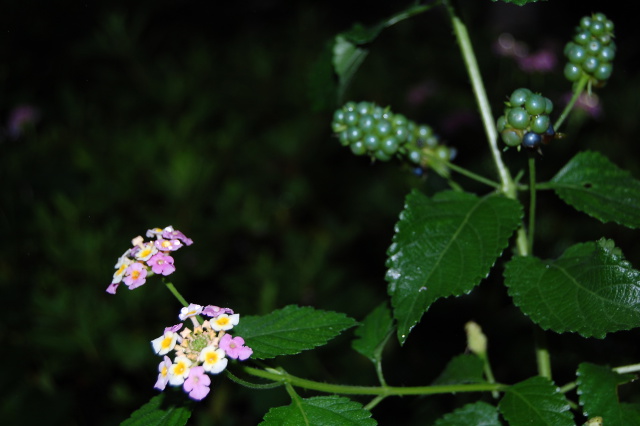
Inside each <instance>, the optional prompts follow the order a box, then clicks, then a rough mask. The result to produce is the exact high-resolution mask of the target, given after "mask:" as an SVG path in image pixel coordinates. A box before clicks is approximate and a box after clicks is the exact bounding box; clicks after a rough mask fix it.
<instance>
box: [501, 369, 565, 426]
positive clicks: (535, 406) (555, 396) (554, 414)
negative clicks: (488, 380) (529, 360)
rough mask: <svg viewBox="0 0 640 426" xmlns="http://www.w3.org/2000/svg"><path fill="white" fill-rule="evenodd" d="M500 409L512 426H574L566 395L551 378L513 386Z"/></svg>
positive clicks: (532, 379) (507, 392) (539, 377)
mask: <svg viewBox="0 0 640 426" xmlns="http://www.w3.org/2000/svg"><path fill="white" fill-rule="evenodd" d="M498 409H499V410H500V412H501V413H502V415H503V416H504V418H505V419H506V420H507V421H508V422H509V425H511V426H520V425H540V426H542V425H549V426H564V425H567V426H574V423H573V416H572V415H571V412H570V411H569V404H568V403H567V400H566V399H565V397H564V395H563V394H561V393H560V391H559V390H558V388H557V387H556V386H555V385H554V384H553V383H552V382H551V381H550V380H549V379H546V378H544V377H541V376H536V377H531V378H529V379H527V380H525V381H523V382H520V383H517V384H515V385H513V386H511V387H509V389H507V391H506V393H505V395H504V397H503V398H502V400H500V403H499V404H498Z"/></svg>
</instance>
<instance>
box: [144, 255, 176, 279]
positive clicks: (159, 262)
mask: <svg viewBox="0 0 640 426" xmlns="http://www.w3.org/2000/svg"><path fill="white" fill-rule="evenodd" d="M147 265H149V266H150V267H151V270H152V271H153V273H154V274H162V275H164V276H165V277H166V276H167V275H170V274H172V273H173V272H174V271H175V270H176V267H175V266H173V257H171V256H169V255H166V254H164V253H156V254H154V255H153V256H151V258H150V259H149V260H147Z"/></svg>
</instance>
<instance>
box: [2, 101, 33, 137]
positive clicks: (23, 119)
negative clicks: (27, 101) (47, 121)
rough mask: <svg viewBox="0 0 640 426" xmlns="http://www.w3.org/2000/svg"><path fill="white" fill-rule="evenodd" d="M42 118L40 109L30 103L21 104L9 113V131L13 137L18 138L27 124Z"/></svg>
mask: <svg viewBox="0 0 640 426" xmlns="http://www.w3.org/2000/svg"><path fill="white" fill-rule="evenodd" d="M39 119H40V111H38V109H37V108H34V107H32V106H30V105H20V106H17V107H15V108H14V109H13V110H12V111H11V112H10V113H9V119H8V120H7V132H8V134H9V137H11V139H18V138H19V137H20V136H21V135H22V133H23V131H24V128H25V127H26V126H29V125H32V124H34V123H36V122H37V121H38V120H39Z"/></svg>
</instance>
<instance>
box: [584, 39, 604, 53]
mask: <svg viewBox="0 0 640 426" xmlns="http://www.w3.org/2000/svg"><path fill="white" fill-rule="evenodd" d="M585 47H586V50H587V53H590V54H592V55H595V54H598V53H599V52H600V49H602V43H600V42H599V41H598V40H591V41H590V42H589V43H587V44H586V45H585Z"/></svg>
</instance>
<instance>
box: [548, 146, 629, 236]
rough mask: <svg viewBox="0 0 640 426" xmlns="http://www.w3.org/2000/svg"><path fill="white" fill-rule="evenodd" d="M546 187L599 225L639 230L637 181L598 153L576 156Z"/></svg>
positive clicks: (583, 153) (585, 153) (584, 153)
mask: <svg viewBox="0 0 640 426" xmlns="http://www.w3.org/2000/svg"><path fill="white" fill-rule="evenodd" d="M549 187H550V188H552V189H554V190H555V192H556V194H558V196H559V197H560V198H562V200H564V202H566V203H567V204H569V205H571V206H573V207H574V208H576V209H577V210H580V211H582V212H584V213H586V214H588V215H589V216H592V217H594V218H596V219H598V220H600V221H601V222H604V223H607V222H615V223H618V224H620V225H624V226H627V227H629V228H633V229H635V228H640V181H638V180H636V179H634V178H633V177H631V174H629V172H627V171H625V170H622V169H619V168H618V167H616V166H615V165H614V164H613V163H611V162H610V161H609V160H608V159H607V158H606V157H604V156H602V155H601V154H598V153H597V152H590V151H587V152H581V153H579V154H577V155H576V156H575V157H573V158H572V159H571V160H570V161H569V162H568V163H567V165H565V166H564V167H563V168H562V170H560V171H559V172H558V174H557V175H555V176H554V177H553V179H551V181H550V183H549Z"/></svg>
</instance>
